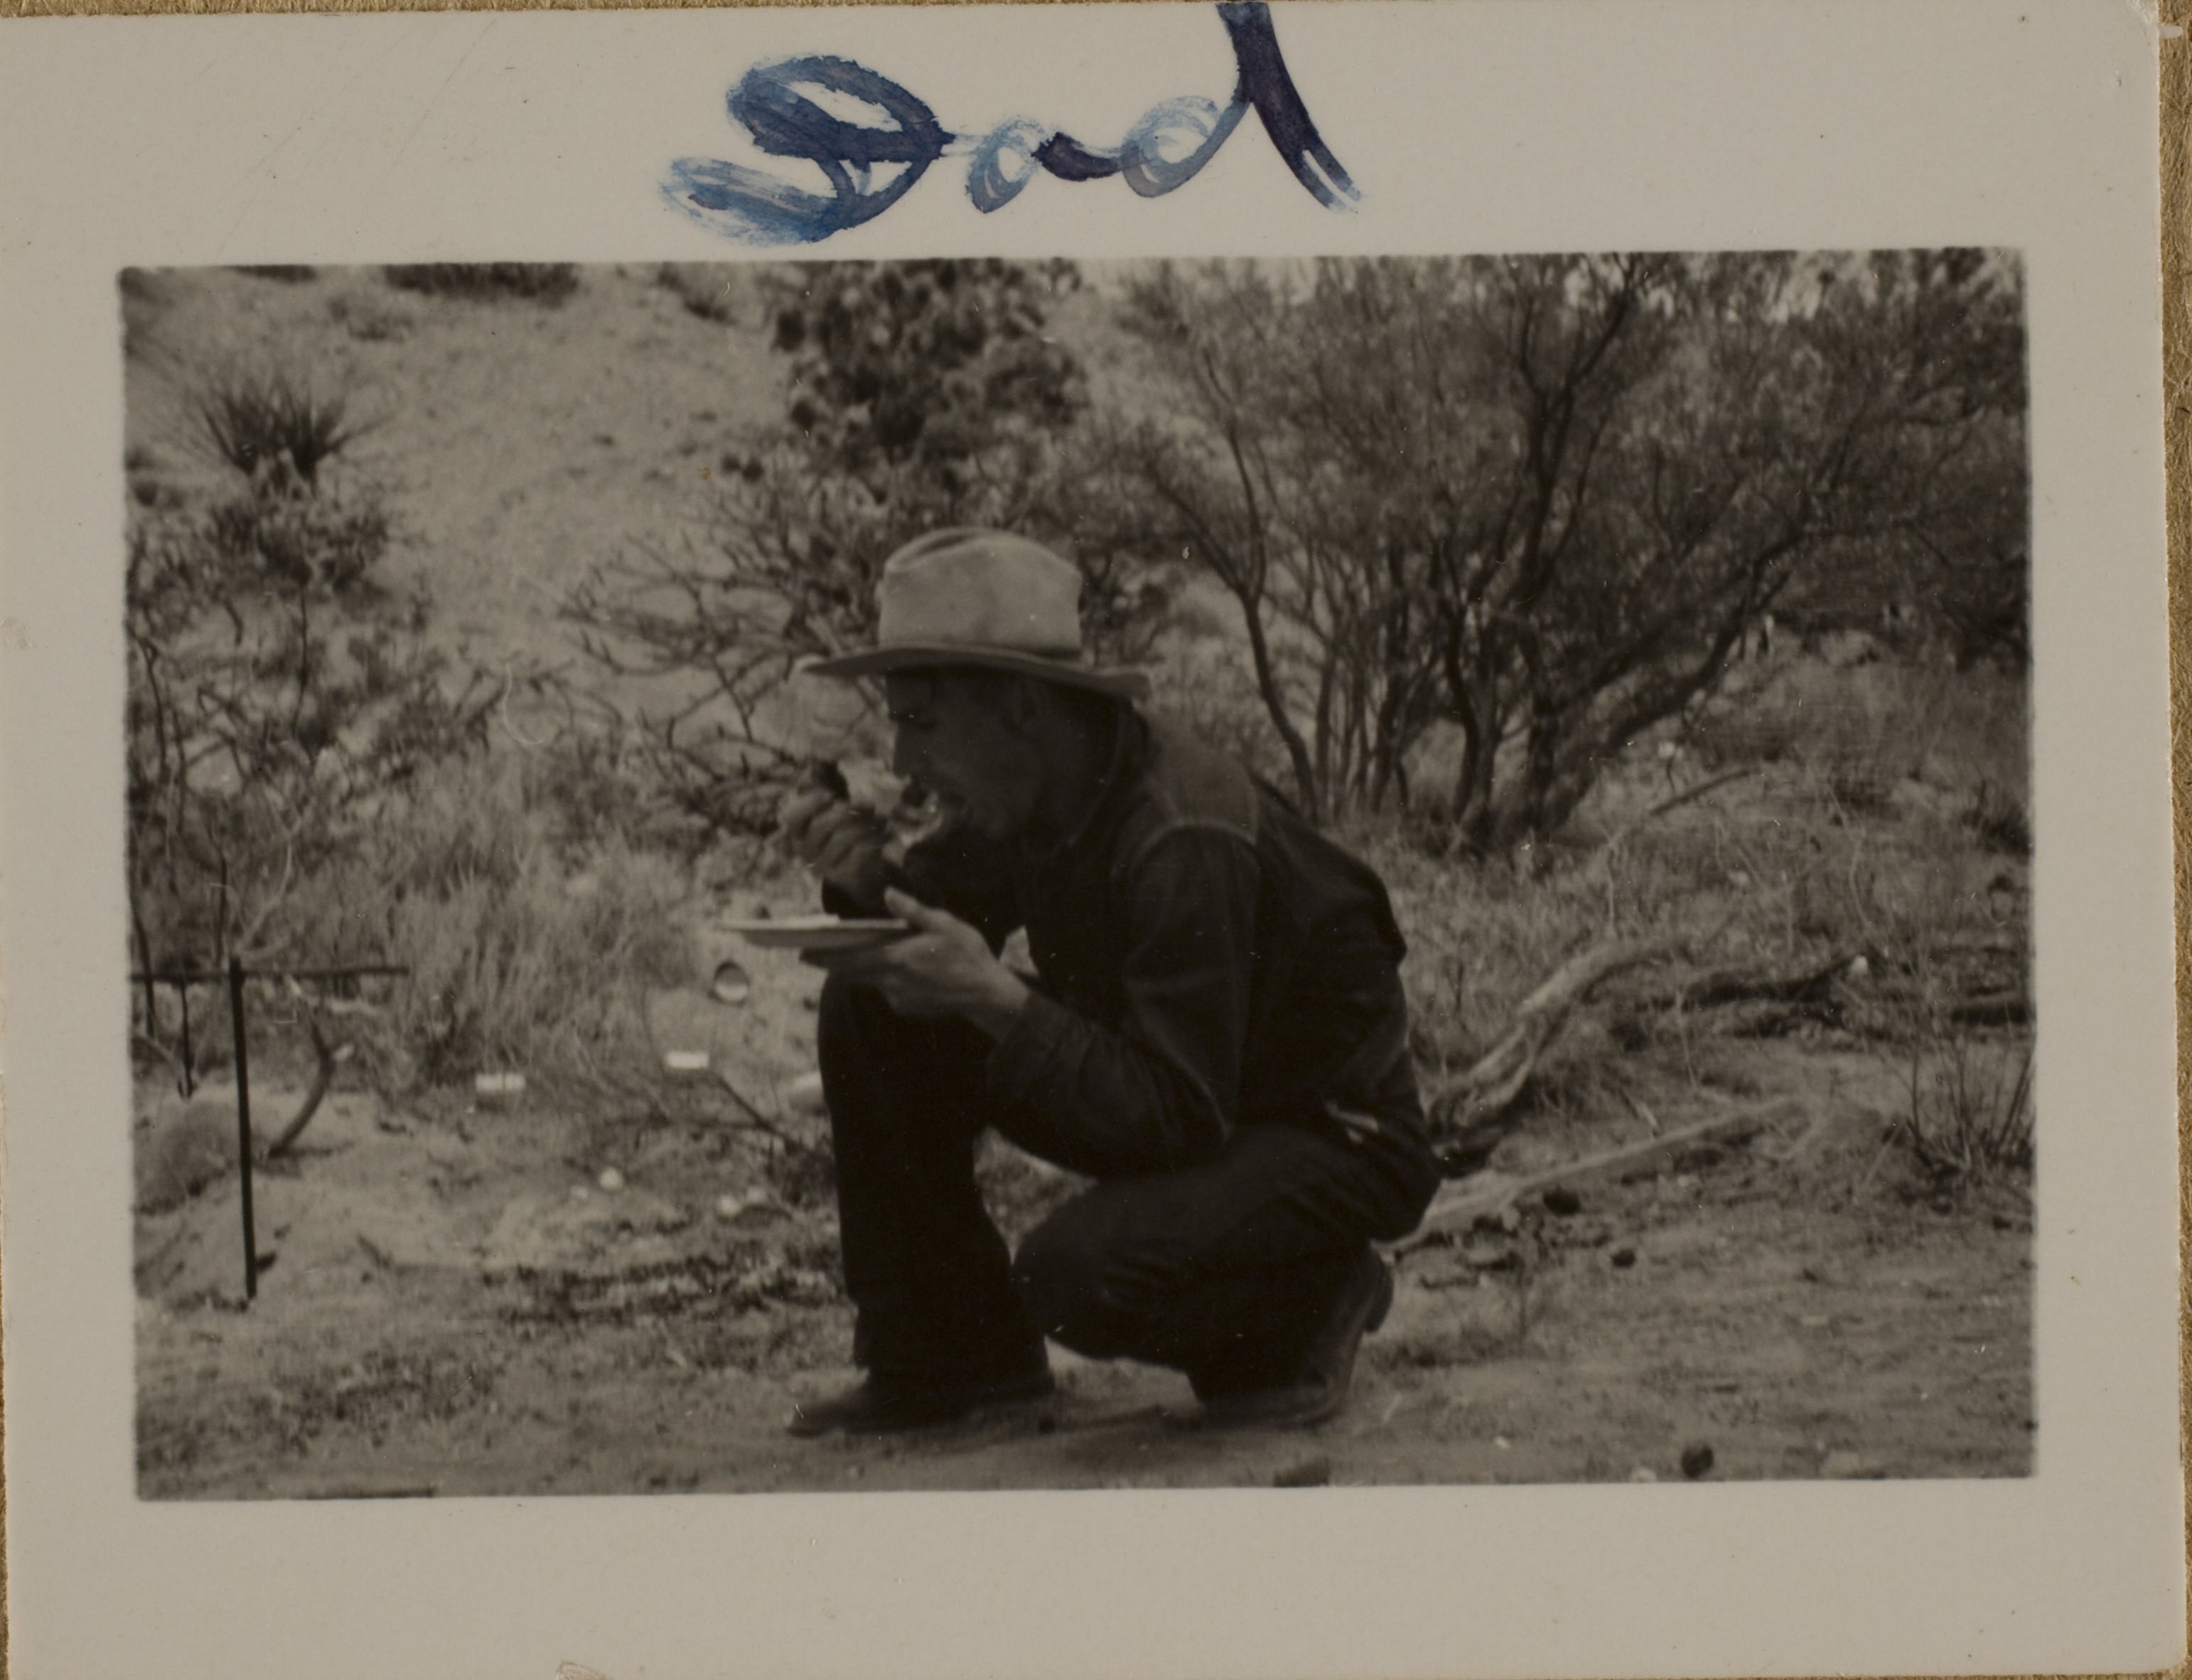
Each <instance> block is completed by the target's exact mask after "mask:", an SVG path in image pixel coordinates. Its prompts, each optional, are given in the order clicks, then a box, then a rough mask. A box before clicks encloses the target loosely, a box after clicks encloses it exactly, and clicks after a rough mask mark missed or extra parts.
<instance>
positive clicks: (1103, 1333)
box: [1013, 1193, 1138, 1358]
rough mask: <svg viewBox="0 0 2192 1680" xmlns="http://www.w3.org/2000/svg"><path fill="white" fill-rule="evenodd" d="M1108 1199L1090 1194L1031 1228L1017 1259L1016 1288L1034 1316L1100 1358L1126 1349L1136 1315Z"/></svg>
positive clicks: (1040, 1326) (1041, 1326) (1047, 1330)
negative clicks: (1124, 1273) (1109, 1215)
mask: <svg viewBox="0 0 2192 1680" xmlns="http://www.w3.org/2000/svg"><path fill="white" fill-rule="evenodd" d="M1102 1202H1103V1198H1102V1197H1101V1196H1100V1195H1099V1194H1094V1193H1092V1194H1091V1195H1088V1196H1083V1197H1082V1198H1081V1199H1079V1200H1077V1201H1075V1202H1072V1203H1069V1204H1067V1205H1066V1206H1065V1207H1064V1208H1063V1209H1061V1210H1059V1211H1058V1212H1057V1213H1055V1214H1053V1215H1052V1216H1050V1218H1048V1219H1047V1220H1046V1221H1044V1222H1043V1223H1042V1224H1041V1225H1040V1226H1038V1227H1036V1229H1035V1230H1034V1231H1032V1232H1031V1233H1029V1235H1028V1237H1027V1239H1026V1240H1025V1241H1024V1242H1023V1243H1021V1244H1020V1248H1019V1254H1018V1255H1016V1256H1014V1257H1013V1289H1014V1290H1016V1291H1017V1292H1018V1294H1019V1299H1020V1307H1021V1311H1022V1312H1023V1313H1025V1316H1026V1318H1027V1319H1028V1322H1029V1323H1030V1324H1033V1325H1034V1326H1035V1327H1036V1329H1037V1330H1041V1331H1042V1334H1044V1335H1047V1336H1049V1337H1051V1338H1053V1340H1055V1341H1060V1342H1063V1343H1064V1344H1065V1346H1067V1347H1071V1348H1074V1349H1076V1350H1077V1351H1078V1352H1081V1353H1087V1354H1089V1355H1091V1356H1093V1357H1095V1358H1110V1357H1113V1356H1115V1355H1116V1354H1117V1353H1122V1352H1123V1351H1124V1348H1125V1344H1126V1343H1127V1341H1129V1340H1131V1335H1132V1330H1133V1323H1134V1321H1135V1319H1136V1318H1137V1316H1138V1314H1137V1310H1136V1303H1135V1302H1134V1301H1133V1300H1132V1299H1131V1296H1132V1295H1133V1290H1132V1289H1131V1287H1130V1286H1129V1287H1125V1288H1122V1284H1130V1280H1129V1279H1127V1278H1126V1277H1124V1276H1123V1275H1122V1266H1121V1261H1122V1255H1121V1253H1120V1251H1119V1244H1118V1241H1117V1235H1118V1233H1117V1232H1116V1229H1115V1228H1114V1222H1113V1221H1112V1220H1111V1219H1110V1218H1109V1217H1107V1216H1106V1210H1105V1208H1104V1206H1103V1205H1102ZM1129 1269H1131V1268H1129Z"/></svg>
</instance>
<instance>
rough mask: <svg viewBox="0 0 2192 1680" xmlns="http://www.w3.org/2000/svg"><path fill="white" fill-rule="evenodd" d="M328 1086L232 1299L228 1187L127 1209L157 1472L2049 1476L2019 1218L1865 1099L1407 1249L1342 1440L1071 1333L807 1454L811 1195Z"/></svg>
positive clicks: (381, 1491) (817, 1311)
mask: <svg viewBox="0 0 2192 1680" xmlns="http://www.w3.org/2000/svg"><path fill="white" fill-rule="evenodd" d="M391 1125H395V1126H399V1127H401V1128H402V1129H400V1130H391V1129H390V1127H391ZM323 1128H324V1130H323ZM1824 1132H1825V1135H1824V1137H1823V1136H1822V1135H1821V1131H1820V1130H1818V1129H1814V1130H1812V1131H1811V1132H1810V1134H1809V1136H1808V1139H1807V1141H1805V1142H1804V1149H1803V1152H1802V1153H1800V1154H1799V1155H1797V1156H1795V1158H1794V1159H1781V1157H1784V1156H1786V1155H1787V1154H1788V1153H1789V1150H1790V1148H1791V1143H1790V1139H1789V1138H1788V1137H1787V1136H1767V1137H1766V1138H1763V1139H1761V1141H1760V1142H1758V1143H1757V1144H1755V1145H1754V1146H1753V1147H1751V1148H1748V1149H1744V1150H1738V1151H1734V1152H1732V1153H1728V1154H1727V1155H1725V1156H1724V1157H1721V1158H1720V1159H1716V1160H1714V1159H1707V1160H1704V1161H1701V1162H1698V1163H1694V1164H1687V1170H1663V1171H1660V1172H1658V1173H1656V1174H1653V1175H1652V1176H1645V1177H1641V1178H1639V1179H1637V1180H1636V1181H1635V1182H1629V1183H1608V1184H1601V1185H1594V1186H1592V1187H1589V1188H1588V1189H1587V1190H1586V1191H1585V1192H1584V1205H1583V1207H1582V1209H1581V1210H1580V1211H1579V1212H1577V1213H1575V1214H1573V1216H1568V1217H1566V1218H1560V1217H1556V1216H1550V1215H1549V1214H1542V1213H1537V1212H1534V1211H1533V1214H1532V1216H1531V1217H1530V1218H1529V1219H1527V1221H1526V1222H1524V1226H1523V1228H1522V1229H1521V1231H1519V1232H1516V1233H1510V1232H1507V1231H1505V1230H1504V1229H1503V1228H1501V1227H1498V1226H1497V1225H1496V1224H1495V1225H1488V1226H1487V1227H1484V1228H1481V1229H1480V1230H1478V1231H1476V1232H1474V1233H1469V1234H1468V1235H1466V1236H1465V1237H1464V1239H1462V1240H1461V1241H1460V1242H1459V1243H1458V1244H1455V1245H1453V1246H1447V1247H1437V1248H1427V1249H1424V1250H1420V1251H1419V1252H1417V1253H1415V1254H1413V1255H1411V1256H1408V1257H1407V1259H1406V1260H1405V1261H1403V1262H1402V1265H1401V1287H1400V1290H1399V1292H1398V1296H1397V1298H1396V1305H1395V1309H1394V1312H1393V1314H1392V1317H1391V1318H1390V1321H1389V1322H1388V1324H1387V1325H1386V1327H1385V1329H1384V1330H1383V1331H1382V1332H1381V1333H1380V1334H1379V1335H1377V1336H1375V1337H1373V1339H1372V1340H1371V1341H1369V1342H1367V1344H1366V1346H1365V1349H1364V1354H1363V1359H1362V1364H1361V1368H1360V1370H1359V1371H1358V1375H1357V1383H1356V1393H1355V1396H1354V1399H1353V1402H1352V1404H1350V1407H1349V1409H1348V1410H1347V1411H1346V1412H1345V1413H1344V1415H1342V1416H1341V1417H1340V1418H1339V1419H1338V1420H1336V1421H1333V1423H1331V1424H1329V1425H1327V1426H1326V1427H1323V1428H1321V1429H1320V1430H1316V1431H1312V1432H1301V1433H1269V1432H1265V1433H1242V1434H1227V1433H1218V1432H1205V1431H1202V1430H1199V1429H1196V1428H1193V1427H1184V1425H1183V1423H1182V1422H1181V1421H1179V1420H1180V1418H1181V1417H1182V1416H1183V1415H1185V1414H1187V1413H1189V1412H1190V1410H1191V1402H1190V1395H1189V1392H1188V1390H1187V1387H1186V1385H1185V1383H1184V1381H1183V1380H1182V1379H1180V1378H1179V1377H1178V1376H1176V1375H1173V1374H1171V1373H1167V1372H1163V1371H1157V1370H1146V1369H1142V1368H1138V1367H1133V1366H1127V1365H1105V1364H1093V1363H1091V1362H1087V1361H1084V1360H1080V1359H1076V1358H1073V1357H1072V1356H1070V1355H1065V1354H1060V1355H1059V1356H1058V1357H1057V1360H1056V1364H1057V1369H1058V1370H1059V1379H1060V1392H1059V1397H1058V1398H1057V1399H1056V1400H1055V1401H1054V1402H1053V1403H1050V1404H1047V1405H1045V1406H1042V1407H1037V1408H1031V1409H1020V1410H1018V1411H1015V1412H1013V1413H1010V1414H1008V1415H999V1416H996V1417H991V1418H987V1419H979V1420H976V1421H970V1422H968V1423H967V1424H964V1425H961V1426H957V1427H950V1428H945V1429H940V1430H936V1431H932V1432H925V1433H922V1434H920V1435H917V1436H912V1437H906V1438H897V1439H893V1440H885V1441H862V1442H848V1441H844V1440H842V1439H839V1440H824V1441H819V1442H818V1441H798V1440H794V1439H792V1438H790V1437H788V1436H786V1435H785V1433H784V1432H783V1431H782V1427H781V1426H782V1423H783V1421H784V1419H785V1416H787V1415H788V1414H789V1412H790V1409H791V1404H792V1401H793V1398H794V1397H795V1395H796V1394H797V1393H799V1392H806V1391H808V1390H811V1389H812V1388H813V1387H816V1386H818V1385H819V1386H824V1387H826V1386H828V1385H830V1384H831V1383H833V1382H835V1381H842V1380H844V1379H845V1378H846V1377H847V1376H848V1375H849V1373H848V1371H846V1370H845V1369H844V1362H845V1360H846V1359H847V1358H848V1353H849V1348H850V1340H851V1336H850V1317H849V1313H848V1309H847V1308H846V1307H844V1306H843V1305H842V1302H841V1301H839V1299H838V1298H837V1291H836V1284H835V1281H834V1264H835V1262H834V1232H833V1231H832V1229H831V1226H830V1224H829V1221H828V1218H827V1214H826V1201H825V1202H823V1203H821V1204H819V1205H818V1206H817V1207H812V1208H809V1209H808V1210H803V1211H784V1210H774V1209H769V1208H766V1207H762V1208H755V1209H750V1210H745V1211H743V1212H741V1213H739V1215H738V1216H736V1217H734V1218H732V1219H724V1218H722V1217H719V1216H716V1213H715V1212H714V1211H713V1195H714V1193H715V1187H716V1186H717V1185H720V1184H722V1183H724V1182H728V1179H729V1178H730V1177H731V1176H734V1174H735V1172H736V1171H737V1170H738V1168H737V1163H738V1159H739V1157H738V1154H737V1152H736V1151H735V1150H734V1149H732V1148H729V1147H728V1145H727V1144H725V1143H724V1142H723V1141H722V1139H720V1138H717V1137H713V1136H711V1135H710V1134H708V1133H706V1132H705V1130H703V1131H700V1132H697V1133H689V1134H688V1133H672V1134H671V1135H668V1136H653V1137H651V1138H647V1139H640V1140H637V1141H634V1140H631V1139H629V1138H628V1139H626V1140H625V1159H628V1160H629V1161H630V1162H631V1170H630V1173H629V1179H630V1182H629V1183H628V1184H627V1185H626V1186H625V1187H624V1188H622V1189H620V1190H619V1191H618V1192H616V1193H614V1194H610V1193H603V1192H602V1191H600V1190H599V1189H598V1188H590V1187H589V1179H590V1177H591V1170H592V1168H593V1166H594V1163H595V1161H596V1160H597V1159H599V1148H600V1143H599V1137H600V1134H599V1131H598V1129H597V1128H596V1129H589V1128H586V1127H582V1126H579V1125H575V1124H572V1123H566V1124H562V1125H555V1124H551V1123H548V1122H544V1121H543V1120H541V1119H539V1118H538V1117H527V1116H485V1115H474V1116H468V1117H461V1118H460V1120H458V1121H455V1122H443V1123H439V1124H435V1123H428V1122H425V1121H393V1120H391V1118H390V1117H388V1116H386V1115H385V1114H381V1113H379V1112H378V1110H377V1109H376V1108H374V1105H373V1104H372V1103H371V1102H369V1101H368V1100H367V1099H365V1098H362V1097H348V1098H345V1099H342V1100H341V1101H340V1102H337V1103H336V1104H335V1105H334V1113H330V1114H329V1115H328V1117H327V1118H326V1119H323V1120H322V1121H320V1122H316V1125H315V1135H314V1138H313V1142H314V1150H315V1153H311V1154H310V1155H308V1157H307V1158H306V1159H305V1162H304V1163H303V1165H302V1167H301V1169H300V1171H299V1173H298V1174H297V1176H294V1177H288V1178H282V1177H275V1178H271V1179H268V1180H266V1181H265V1182H262V1185H261V1193H260V1203H261V1210H262V1229H264V1230H265V1231H267V1232H268V1233H270V1237H269V1239H268V1240H269V1242H270V1244H271V1246H273V1247H275V1248H276V1249H277V1250H278V1255H279V1257H278V1258H277V1262H276V1264H275V1266H274V1267H273V1269H272V1270H271V1272H270V1273H268V1276H267V1279H266V1281H265V1285H264V1289H263V1292H262V1294H261V1296H260V1300H259V1301H258V1302H257V1303H256V1304H255V1305H254V1306H253V1307H251V1308H250V1310H249V1311H248V1312H239V1311H237V1310H236V1308H235V1307H233V1306H232V1305H228V1304H224V1303H223V1302H222V1301H220V1299H219V1298H218V1297H219V1296H220V1295H221V1294H222V1293H224V1292H230V1293H232V1291H233V1289H234V1284H233V1283H232V1282H228V1283H224V1282H223V1281H222V1280H223V1279H224V1278H225V1274H226V1273H228V1272H230V1271H232V1270H233V1269H234V1262H235V1259H236V1256H235V1255H234V1252H233V1250H234V1249H235V1246H236V1239H235V1235H234V1231H235V1217H236V1209H235V1204H234V1192H233V1189H232V1187H227V1186H222V1187H216V1188H213V1189H209V1190H208V1191H207V1192H206V1193H203V1195H201V1196H200V1197H199V1198H198V1199H197V1200H196V1201H194V1202H193V1203H191V1204H189V1205H188V1206H186V1208H185V1209H183V1210H180V1212H178V1213H175V1214H172V1215H168V1216H163V1217H162V1218H157V1219H146V1220H142V1221H140V1256H152V1255H156V1254H161V1253H162V1251H163V1249H164V1255H163V1258H162V1259H161V1260H160V1261H158V1263H157V1265H151V1264H149V1263H148V1265H147V1266H146V1267H142V1268H140V1269H141V1270H143V1271H144V1276H143V1277H142V1278H140V1284H141V1285H142V1286H144V1287H145V1288H146V1289H147V1290H149V1291H150V1294H149V1297H148V1298H147V1299H146V1300H145V1301H144V1302H143V1304H142V1307H141V1312H140V1324H139V1338H138V1342H139V1373H140V1403H139V1404H140V1410H139V1424H138V1454H139V1463H140V1490H141V1492H142V1493H143V1494H144V1495H146V1496H148V1497H153V1498H206V1497H215V1498H221V1497H241V1498H264V1497H276V1498H294V1497H341V1496H372V1495H429V1494H431V1495H440V1496H444V1497H447V1496H455V1495H510V1494H522V1493H533V1494H539V1493H574V1494H575V1493H628V1492H636V1491H646V1490H662V1491H703V1492H711V1491H712V1492H722V1491H732V1490H740V1491H762V1490H773V1489H831V1488H859V1489H882V1488H951V1489H984V1488H1069V1487H1119V1486H1145V1485H1156V1486H1167V1487H1178V1486H1206V1485H1259V1486H1260V1485H1270V1484H1272V1483H1273V1482H1274V1481H1275V1479H1276V1480H1282V1481H1298V1482H1305V1483H1316V1482H1322V1481H1327V1480H1328V1481H1330V1482H1332V1483H1334V1484H1407V1483H1418V1482H1422V1483H1467V1482H1566V1481H1603V1480H1626V1479H1630V1478H1641V1476H1642V1474H1643V1473H1644V1472H1649V1473H1650V1474H1651V1475H1652V1476H1654V1477H1656V1478H1658V1479H1662V1480H1675V1479H1679V1478H1681V1476H1682V1475H1683V1474H1684V1470H1683V1459H1684V1455H1685V1452H1686V1450H1689V1449H1696V1448H1699V1447H1703V1446H1709V1447H1710V1449H1711V1455H1712V1462H1711V1467H1710V1470H1709V1471H1708V1472H1704V1473H1706V1474H1709V1475H1710V1476H1711V1477H1712V1478H1716V1479H1718V1478H1810V1477H1818V1476H1821V1475H1828V1476H1896V1477H1904V1476H1915V1477H1939V1476H1956V1477H1964V1476H2002V1475H2018V1474H2023V1473H2024V1472H2027V1471H2028V1469H2029V1464H2030V1455H2031V1441H2032V1438H2033V1436H2032V1423H2031V1410H2030V1408H2031V1374H2030V1365H2031V1349H2030V1337H2029V1301H2030V1272H2029V1250H2030V1232H2029V1222H2027V1221H2026V1220H2025V1219H2024V1217H2022V1216H2021V1204H2018V1202H2017V1201H2016V1200H2015V1199H2014V1198H2010V1199H2006V1200H2005V1201H2003V1202H2001V1204H1998V1205H1995V1206H1991V1207H1989V1206H1988V1205H1984V1204H1979V1203H1967V1204H1962V1205H1960V1206H1956V1207H1955V1208H1952V1209H1950V1210H1949V1211H1946V1212H1941V1211H1936V1210H1933V1209H1932V1208H1930V1207H1928V1206H1926V1205H1923V1204H1913V1203H1912V1202H1910V1201H1909V1200H1908V1199H1904V1197H1902V1196H1900V1195H1898V1194H1897V1193H1894V1192H1893V1190H1892V1187H1883V1185H1882V1184H1881V1182H1880V1181H1881V1177H1883V1176H1885V1175H1878V1174H1875V1175H1874V1176H1873V1177H1872V1179H1871V1180H1870V1182H1866V1180H1865V1174H1866V1170H1867V1167H1868V1165H1869V1162H1870V1161H1871V1159H1872V1158H1873V1157H1874V1155H1875V1153H1876V1149H1875V1136H1876V1130H1875V1128H1874V1127H1873V1125H1872V1124H1871V1123H1870V1122H1869V1120H1868V1119H1867V1117H1866V1116H1865V1115H1864V1113H1863V1111H1862V1110H1858V1109H1854V1108H1852V1109H1849V1110H1847V1112H1845V1113H1842V1114H1841V1116H1840V1119H1839V1121H1838V1122H1837V1123H1835V1124H1832V1125H1829V1126H1828V1127H1826V1128H1825V1129H1824ZM544 1146H545V1147H544ZM590 1148H591V1153H590ZM996 1170H997V1171H998V1172H1008V1170H1009V1171H1017V1172H1019V1174H1020V1175H1021V1177H1020V1178H1019V1179H1018V1180H1015V1181H1014V1182H1013V1183H1011V1184H1007V1185H1005V1186H1003V1192H1004V1193H1007V1194H1008V1195H1010V1196H1016V1197H1018V1198H1019V1201H1020V1202H1022V1203H1025V1200H1026V1193H1027V1191H1028V1189H1029V1186H1028V1183H1027V1182H1025V1173H1026V1169H1025V1167H1024V1166H1015V1165H1013V1164H1012V1163H1002V1164H1000V1165H999V1166H998V1167H997V1169H996ZM1037 1188H1038V1189H1039V1188H1040V1186H1038V1187H1037ZM580 1192H584V1193H583V1194H581V1193H580ZM179 1256H182V1258H180V1259H179ZM163 1268H164V1269H163ZM1526 1280H1527V1281H1526ZM193 1290H199V1291H201V1292H200V1293H199V1294H198V1296H197V1298H196V1299H195V1300H193V1299H192V1298H191V1292H192V1291H193ZM163 1297H164V1299H163ZM1698 1457H1699V1455H1698V1454H1697V1453H1695V1452H1694V1451H1692V1452H1691V1455H1690V1462H1691V1466H1692V1467H1693V1468H1695V1467H1696V1466H1698Z"/></svg>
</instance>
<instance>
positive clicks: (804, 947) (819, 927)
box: [723, 916, 913, 951]
mask: <svg viewBox="0 0 2192 1680" xmlns="http://www.w3.org/2000/svg"><path fill="white" fill-rule="evenodd" d="M723 925H724V926H725V927H727V928H728V929H729V930H730V931H732V932H733V933H735V934H738V935H739V936H741V937H744V938H745V940H746V941H747V942H748V943H750V944H755V945H759V946H761V947H762V948H764V949H767V950H790V951H857V950H859V949H860V948H862V947H863V946H867V945H888V943H890V942H891V941H892V940H893V939H899V938H902V937H905V935H907V934H909V933H910V932H912V931H913V929H912V927H911V925H909V924H908V923H905V922H902V921H900V920H898V919H897V918H896V917H894V916H885V917H878V918H876V919H875V920H867V921H848V920H844V919H843V918H842V917H838V916H785V917H784V918H783V919H782V920H777V921H732V922H725V923H724V924H723Z"/></svg>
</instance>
